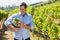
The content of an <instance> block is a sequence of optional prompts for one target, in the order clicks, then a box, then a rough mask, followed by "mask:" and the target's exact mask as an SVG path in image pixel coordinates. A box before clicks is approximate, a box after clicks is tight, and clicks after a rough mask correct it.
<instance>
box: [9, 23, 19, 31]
mask: <svg viewBox="0 0 60 40" xmlns="http://www.w3.org/2000/svg"><path fill="white" fill-rule="evenodd" d="M8 28H10V29H12V30H14V32H16V31H18V30H19V28H15V27H14V26H13V25H12V24H9V25H8Z"/></svg>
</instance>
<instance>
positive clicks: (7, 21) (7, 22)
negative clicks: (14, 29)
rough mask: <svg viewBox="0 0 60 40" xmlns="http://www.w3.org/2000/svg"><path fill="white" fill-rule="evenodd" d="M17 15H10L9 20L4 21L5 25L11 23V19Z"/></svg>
mask: <svg viewBox="0 0 60 40" xmlns="http://www.w3.org/2000/svg"><path fill="white" fill-rule="evenodd" d="M14 16H15V15H12V16H10V17H9V18H7V20H6V21H5V22H4V24H5V26H8V25H9V24H11V22H10V21H12V18H13V17H14Z"/></svg>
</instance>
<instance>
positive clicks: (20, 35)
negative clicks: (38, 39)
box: [4, 12, 34, 40]
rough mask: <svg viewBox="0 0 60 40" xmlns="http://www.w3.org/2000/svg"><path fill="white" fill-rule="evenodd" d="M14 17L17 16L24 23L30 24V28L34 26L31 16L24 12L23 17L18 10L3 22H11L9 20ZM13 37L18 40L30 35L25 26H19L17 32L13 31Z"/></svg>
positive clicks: (6, 23)
mask: <svg viewBox="0 0 60 40" xmlns="http://www.w3.org/2000/svg"><path fill="white" fill-rule="evenodd" d="M15 17H18V18H19V19H20V20H21V21H22V22H23V23H24V24H30V26H31V29H33V28H34V23H33V19H32V16H31V15H30V14H27V13H26V14H25V16H24V17H23V16H22V14H21V13H20V12H19V13H16V14H13V15H12V16H11V17H9V18H8V19H7V20H6V21H5V23H4V24H5V25H6V26H8V25H9V24H11V23H10V21H12V19H13V18H15ZM14 37H15V38H16V39H18V40H22V39H23V40H25V39H27V38H29V37H30V31H29V30H28V29H26V28H20V29H19V30H18V31H17V32H14Z"/></svg>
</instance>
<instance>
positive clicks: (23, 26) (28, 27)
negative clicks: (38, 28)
mask: <svg viewBox="0 0 60 40" xmlns="http://www.w3.org/2000/svg"><path fill="white" fill-rule="evenodd" d="M18 26H19V27H21V28H26V29H28V30H32V29H33V28H34V23H33V19H32V17H31V19H30V24H24V23H23V22H20V23H19V24H18Z"/></svg>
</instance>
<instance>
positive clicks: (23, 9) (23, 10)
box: [20, 2, 27, 16]
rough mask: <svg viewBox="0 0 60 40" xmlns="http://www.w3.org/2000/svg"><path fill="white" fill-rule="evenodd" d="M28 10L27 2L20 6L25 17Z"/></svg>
mask: <svg viewBox="0 0 60 40" xmlns="http://www.w3.org/2000/svg"><path fill="white" fill-rule="evenodd" d="M26 8H27V4H26V3H25V2H22V3H21V5H20V12H21V14H22V15H23V16H24V15H25V13H26Z"/></svg>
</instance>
